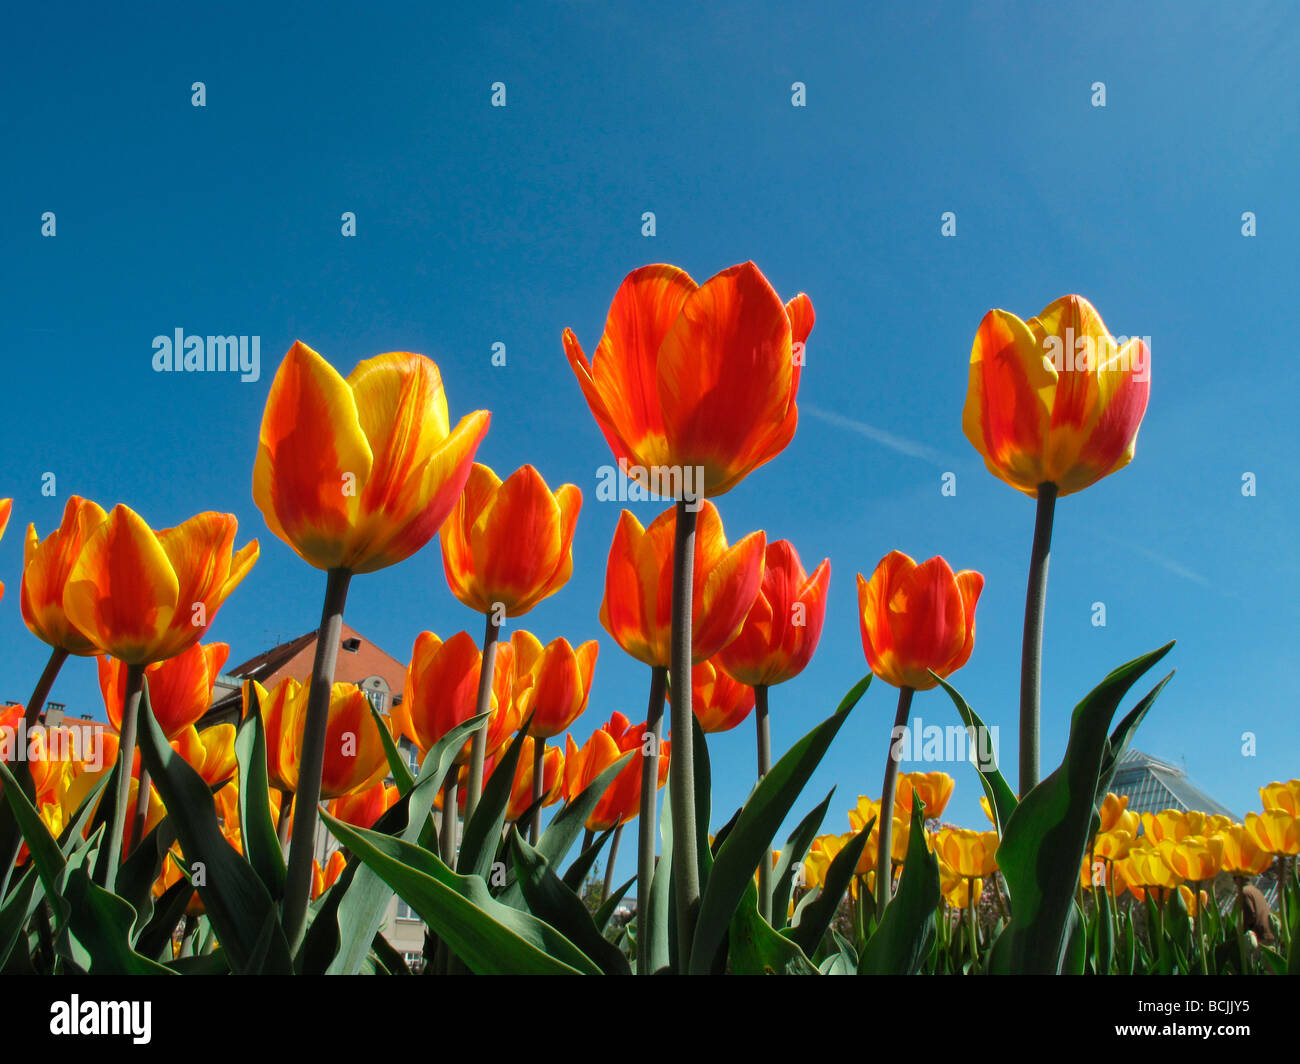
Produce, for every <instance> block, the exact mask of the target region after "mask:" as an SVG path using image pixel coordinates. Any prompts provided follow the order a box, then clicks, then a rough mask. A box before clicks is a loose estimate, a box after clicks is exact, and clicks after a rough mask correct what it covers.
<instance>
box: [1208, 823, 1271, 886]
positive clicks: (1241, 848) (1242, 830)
mask: <svg viewBox="0 0 1300 1064" xmlns="http://www.w3.org/2000/svg"><path fill="white" fill-rule="evenodd" d="M1219 838H1220V839H1221V840H1222V842H1223V870H1224V871H1225V872H1228V873H1230V874H1232V875H1233V876H1244V877H1249V878H1252V879H1253V878H1254V877H1255V876H1262V875H1263V874H1264V873H1265V872H1267V871H1268V870H1269V867H1270V866H1271V865H1272V864H1273V854H1272V853H1270V852H1269V851H1268V850H1265V849H1262V848H1261V847H1260V845H1259V843H1258V842H1257V841H1255V836H1254V835H1253V834H1252V833H1251V832H1250V830H1249V829H1248V828H1247V827H1246V826H1245V825H1244V824H1233V825H1231V826H1230V827H1229V828H1228V829H1227V830H1226V831H1224V832H1223V833H1222V834H1221V835H1220V836H1219Z"/></svg>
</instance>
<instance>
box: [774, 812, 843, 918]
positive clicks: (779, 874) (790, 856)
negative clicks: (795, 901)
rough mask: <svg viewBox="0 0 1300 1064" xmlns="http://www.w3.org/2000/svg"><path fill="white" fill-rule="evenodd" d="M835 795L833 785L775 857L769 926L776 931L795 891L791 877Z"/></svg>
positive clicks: (805, 855)
mask: <svg viewBox="0 0 1300 1064" xmlns="http://www.w3.org/2000/svg"><path fill="white" fill-rule="evenodd" d="M834 794H835V788H834V787H832V788H831V789H830V793H829V794H827V795H826V797H825V798H824V799H823V800H822V803H821V805H819V806H817V808H815V809H814V810H813V811H812V812H811V813H809V814H808V815H807V816H806V817H804V818H803V819H802V820H801V821H799V825H798V826H797V827H796V828H795V829H794V831H792V832H790V837H789V838H787V839H786V840H785V846H783V847H782V848H781V856H780V857H779V858H777V862H776V868H775V869H774V870H773V872H772V880H773V882H772V919H773V921H774V923H773V925H772V926H773V927H775V928H776V929H777V930H778V931H779V930H780V929H781V928H783V927H784V926H785V925H786V923H787V922H788V921H789V913H790V895H791V894H792V893H793V892H794V878H795V876H796V875H797V874H798V872H799V870H800V868H802V867H803V860H804V858H805V857H807V856H808V851H809V850H810V849H811V848H812V844H813V839H815V838H816V837H817V832H818V831H820V830H821V826H822V821H823V820H824V819H826V810H827V809H829V808H830V804H831V797H832V796H833V795H834Z"/></svg>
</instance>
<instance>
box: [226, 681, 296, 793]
mask: <svg viewBox="0 0 1300 1064" xmlns="http://www.w3.org/2000/svg"><path fill="white" fill-rule="evenodd" d="M253 691H255V692H256V693H257V704H258V706H259V708H260V711H261V714H262V727H263V729H264V730H265V732H266V773H267V777H268V782H269V783H270V785H271V786H272V787H273V788H275V789H276V790H277V791H281V792H285V793H289V794H292V793H293V791H294V788H295V787H296V786H297V780H298V755H299V753H300V750H299V745H298V744H299V741H300V739H299V735H298V734H297V733H295V730H294V729H297V728H301V726H302V725H301V722H300V721H299V720H298V718H297V717H296V716H294V715H293V713H292V712H290V707H294V708H296V706H297V700H298V699H300V698H304V697H305V696H304V695H303V694H302V684H300V683H299V682H298V681H297V680H295V679H293V678H292V677H285V679H283V680H281V681H280V682H279V683H278V684H276V685H275V687H274V688H272V689H271V690H270V691H268V690H267V689H266V688H265V687H263V686H262V685H261V684H260V683H258V682H257V681H256V680H249V681H247V682H246V683H245V684H244V686H243V688H242V689H241V691H240V695H241V698H242V700H243V716H244V717H245V718H247V716H248V714H249V712H251V706H250V704H249V697H250V692H253Z"/></svg>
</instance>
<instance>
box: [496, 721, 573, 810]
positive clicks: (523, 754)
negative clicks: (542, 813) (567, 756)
mask: <svg viewBox="0 0 1300 1064" xmlns="http://www.w3.org/2000/svg"><path fill="white" fill-rule="evenodd" d="M520 741H521V742H522V744H523V745H522V746H521V747H520V750H519V763H518V764H517V765H516V766H515V778H514V783H513V785H512V786H511V788H510V802H509V804H508V805H507V806H506V820H507V821H508V822H509V823H511V824H513V823H514V822H515V821H516V820H518V819H519V818H520V817H521V816H523V815H524V814H525V813H526V812H528V810H529V809H530V808H532V805H533V751H534V750H535V749H536V747H535V745H534V744H535V742H536V741H537V740H535V739H533V737H532V736H531V735H525V736H524V737H523V739H522V740H520ZM563 794H564V754H563V753H561V751H560V748H559V747H558V746H548V747H547V748H546V753H545V754H544V755H543V760H542V808H543V809H544V808H546V807H547V806H548V805H554V804H555V803H556V802H558V801H559V800H560V797H561V796H562V795H563Z"/></svg>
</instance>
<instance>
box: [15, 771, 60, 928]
mask: <svg viewBox="0 0 1300 1064" xmlns="http://www.w3.org/2000/svg"><path fill="white" fill-rule="evenodd" d="M0 788H2V789H3V791H4V797H5V799H6V800H7V801H8V802H9V807H10V808H11V809H12V810H13V813H14V819H15V820H16V821H17V822H18V829H19V831H21V832H22V836H23V839H24V840H25V841H26V842H27V849H28V851H29V852H30V853H31V856H32V863H33V864H35V865H36V872H37V875H39V876H40V880H41V886H42V887H43V888H44V890H45V897H46V899H48V901H49V903H50V907H51V908H52V909H53V910H54V929H55V933H56V936H57V937H58V938H59V939H60V941H61V943H62V944H64V945H66V942H67V939H66V931H67V923H68V916H69V907H68V902H67V900H66V899H65V898H64V897H63V893H62V891H61V890H60V889H59V883H60V880H61V879H62V877H63V872H64V867H65V864H66V862H65V859H64V856H63V851H62V850H60V849H59V844H58V842H57V841H55V838H54V836H53V835H51V834H50V829H49V828H47V827H46V826H45V821H44V820H42V819H41V815H40V814H39V813H38V812H37V811H36V807H35V806H34V805H32V803H31V800H30V799H29V798H28V797H27V795H26V794H24V793H23V789H22V788H21V787H20V786H18V781H17V780H16V779H14V777H13V773H11V772H10V771H9V766H8V765H6V764H5V763H4V762H3V761H0ZM61 952H63V951H62V950H61Z"/></svg>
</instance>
